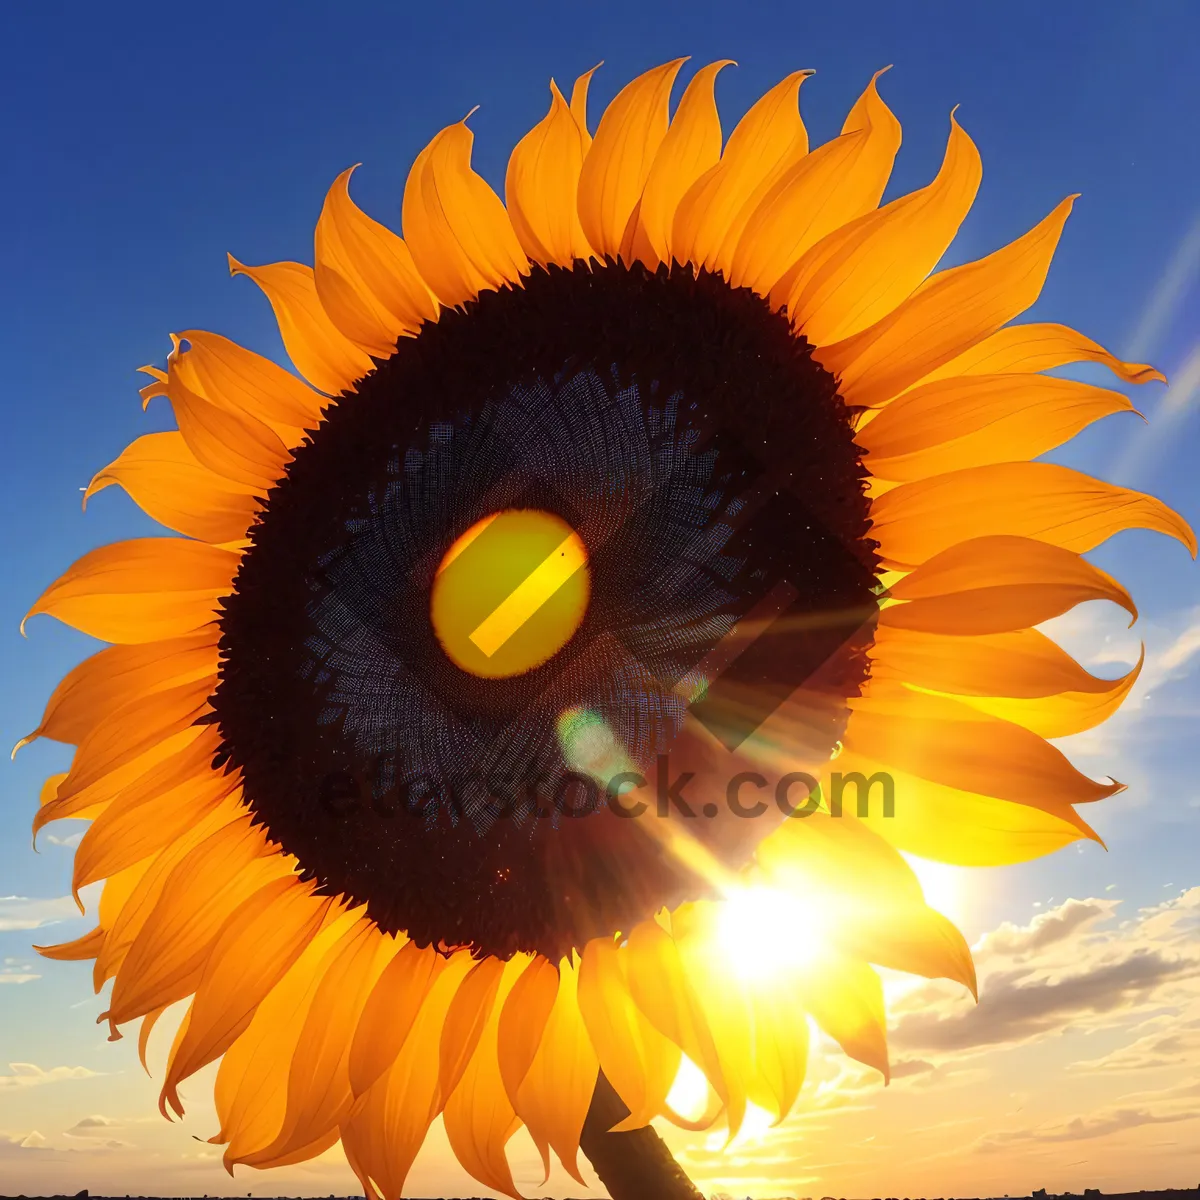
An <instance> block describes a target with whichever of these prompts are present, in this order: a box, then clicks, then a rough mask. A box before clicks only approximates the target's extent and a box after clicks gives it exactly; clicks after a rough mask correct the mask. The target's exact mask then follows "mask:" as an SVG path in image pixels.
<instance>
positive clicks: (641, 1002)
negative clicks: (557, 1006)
mask: <svg viewBox="0 0 1200 1200" xmlns="http://www.w3.org/2000/svg"><path fill="white" fill-rule="evenodd" d="M624 953H625V954H626V955H627V957H628V965H627V968H626V979H627V980H628V982H629V990H630V993H631V994H632V996H633V998H634V1002H635V1003H636V1004H637V1006H638V1008H640V1009H641V1010H642V1012H643V1013H644V1014H645V1015H646V1017H647V1018H648V1019H649V1021H650V1023H651V1024H652V1025H653V1026H654V1027H655V1028H656V1029H657V1030H658V1031H659V1032H660V1033H662V1034H663V1035H664V1036H665V1037H667V1038H669V1039H670V1040H671V1041H672V1042H674V1043H675V1045H676V1046H678V1047H679V1048H680V1049H681V1050H682V1051H683V1053H684V1054H686V1055H687V1056H688V1058H690V1059H691V1060H692V1062H694V1063H695V1064H696V1066H698V1067H699V1068H700V1070H701V1071H702V1072H703V1073H704V1076H705V1078H706V1079H707V1080H708V1082H709V1083H710V1084H711V1086H712V1089H713V1091H715V1092H716V1094H717V1096H718V1097H719V1098H720V1100H721V1103H722V1104H723V1105H724V1106H725V1115H726V1118H727V1120H728V1122H729V1127H730V1128H731V1129H736V1128H738V1127H739V1126H740V1125H741V1123H742V1119H743V1117H744V1116H745V1111H746V1097H745V1095H744V1094H741V1093H740V1092H738V1091H737V1090H736V1089H735V1087H734V1085H733V1081H730V1080H727V1079H726V1078H725V1075H724V1072H723V1070H722V1066H721V1059H720V1055H719V1054H718V1052H717V1045H716V1040H715V1031H714V1030H712V1029H710V1027H709V1024H708V1018H707V1017H706V1015H705V1013H704V1009H703V1006H702V1004H701V1001H700V998H699V997H698V996H697V995H696V993H695V991H694V990H693V987H692V984H691V982H690V981H689V978H688V975H687V972H686V970H685V968H684V965H683V962H682V960H681V958H680V953H679V947H678V946H676V944H675V942H674V940H673V939H672V938H671V936H670V935H669V934H668V933H666V932H665V931H664V930H663V929H662V928H660V927H659V925H657V924H656V923H655V922H654V921H642V922H641V923H640V924H639V925H636V926H635V927H634V929H633V931H632V932H631V933H630V935H629V942H628V945H627V946H626V947H625V950H624Z"/></svg>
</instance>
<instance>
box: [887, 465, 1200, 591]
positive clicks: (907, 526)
mask: <svg viewBox="0 0 1200 1200" xmlns="http://www.w3.org/2000/svg"><path fill="white" fill-rule="evenodd" d="M871 519H872V523H873V526H872V531H871V534H872V536H873V537H875V538H878V539H879V543H880V554H881V557H882V559H883V562H884V564H885V565H886V566H888V567H895V568H897V569H900V570H908V569H911V568H912V567H914V566H917V565H918V564H919V563H922V562H925V561H926V560H927V559H930V558H932V557H933V556H934V555H935V554H938V553H940V552H941V551H942V550H945V549H947V548H948V547H950V546H953V545H954V544H955V543H956V542H961V541H965V540H966V539H968V538H975V537H988V536H991V535H994V534H1014V535H1016V536H1018V537H1031V538H1037V539H1038V540H1039V541H1043V542H1049V543H1050V544H1051V545H1053V546H1062V547H1063V548H1064V549H1066V550H1074V551H1076V552H1079V553H1082V552H1084V551H1086V550H1092V549H1094V548H1095V547H1096V546H1098V545H1100V543H1101V542H1103V541H1105V540H1106V539H1107V538H1110V537H1111V536H1112V535H1113V534H1114V533H1117V532H1119V531H1120V530H1122V529H1153V530H1156V531H1157V532H1159V533H1165V534H1166V535H1167V536H1168V537H1173V538H1175V539H1176V540H1177V541H1179V542H1182V543H1183V545H1184V546H1186V547H1187V549H1188V551H1189V552H1190V553H1191V555H1192V557H1193V558H1194V557H1195V556H1196V537H1195V534H1194V533H1192V530H1191V528H1190V527H1189V526H1188V524H1187V522H1186V521H1184V519H1183V518H1182V517H1181V516H1179V514H1178V513H1176V512H1173V511H1172V510H1171V509H1169V508H1168V507H1167V506H1166V505H1165V504H1163V503H1162V501H1161V500H1156V499H1155V498H1154V497H1153V496H1147V495H1144V494H1143V493H1141V492H1135V491H1131V490H1130V489H1129V488H1122V487H1117V486H1115V485H1114V484H1110V483H1104V482H1103V481H1102V480H1099V479H1092V478H1091V477H1090V476H1088V475H1083V474H1080V472H1078V471H1072V470H1071V469H1070V468H1069V467H1060V466H1058V465H1056V464H1054V463H996V464H994V465H991V466H985V467H971V468H969V469H967V470H965V471H954V472H951V473H950V474H948V475H937V476H934V477H933V478H932V479H922V480H919V481H918V482H916V483H906V484H903V485H902V486H900V487H897V488H893V489H892V490H891V491H889V492H887V493H886V494H885V495H883V496H880V497H879V498H878V499H876V500H875V501H874V502H873V503H872V505H871Z"/></svg>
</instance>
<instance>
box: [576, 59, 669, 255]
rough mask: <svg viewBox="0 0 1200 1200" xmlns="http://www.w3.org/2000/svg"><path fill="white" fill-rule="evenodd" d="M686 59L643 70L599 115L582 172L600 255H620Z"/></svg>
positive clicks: (588, 232) (589, 225)
mask: <svg viewBox="0 0 1200 1200" xmlns="http://www.w3.org/2000/svg"><path fill="white" fill-rule="evenodd" d="M686 61H687V60H686V59H682V58H677V59H675V60H674V61H673V62H669V63H665V64H664V65H663V66H661V67H654V68H653V69H652V70H649V71H647V72H645V74H643V75H639V76H638V77H637V78H636V79H634V80H633V81H632V82H630V83H627V84H626V85H625V87H623V88H622V89H621V91H620V92H618V93H617V96H616V98H615V99H614V100H613V101H612V103H611V104H610V105H609V106H608V108H607V109H605V111H604V116H603V117H601V118H600V127H599V128H598V129H597V130H596V137H595V140H594V141H593V142H592V145H591V147H590V148H589V149H588V152H587V156H586V157H585V158H584V160H583V167H582V169H581V171H580V174H579V197H578V207H579V221H580V224H581V225H582V226H583V233H584V236H585V237H586V238H587V240H588V242H589V244H590V245H591V247H592V249H593V250H594V251H595V252H596V254H597V255H600V256H601V257H610V258H616V257H617V255H618V254H619V253H620V249H621V239H622V237H623V236H624V233H625V226H626V225H627V224H628V222H629V217H630V214H631V213H632V212H633V210H634V208H635V207H636V206H637V203H638V201H639V200H640V199H641V196H642V189H643V188H644V187H645V184H646V179H647V177H648V176H649V174H650V168H651V166H652V165H653V163H654V157H655V155H656V154H657V153H658V148H659V146H661V145H662V141H663V138H664V137H666V133H667V126H668V115H667V105H668V101H669V100H670V96H671V85H672V84H673V83H674V82H675V76H676V75H678V74H679V68H680V67H681V66H683V64H684V62H686Z"/></svg>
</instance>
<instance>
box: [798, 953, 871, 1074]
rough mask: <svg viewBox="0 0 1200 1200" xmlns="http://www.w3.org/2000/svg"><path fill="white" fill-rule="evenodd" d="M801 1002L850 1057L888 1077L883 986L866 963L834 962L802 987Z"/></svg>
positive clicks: (843, 960)
mask: <svg viewBox="0 0 1200 1200" xmlns="http://www.w3.org/2000/svg"><path fill="white" fill-rule="evenodd" d="M801 1000H802V1002H803V1004H804V1006H805V1008H807V1009H808V1011H809V1012H810V1013H812V1016H813V1019H814V1020H815V1021H816V1022H817V1024H818V1025H820V1027H821V1028H822V1029H823V1030H824V1031H825V1032H826V1033H827V1034H829V1036H830V1037H831V1038H833V1040H834V1041H835V1042H837V1043H838V1045H839V1046H841V1048H842V1049H843V1050H844V1051H845V1052H846V1053H847V1054H848V1055H849V1056H850V1057H851V1058H854V1059H857V1060H858V1061H859V1062H861V1063H865V1064H866V1065H867V1066H868V1067H874V1068H875V1070H877V1071H879V1072H880V1073H881V1074H882V1075H883V1077H884V1079H885V1080H886V1079H888V1078H889V1076H890V1070H889V1067H888V1052H887V1017H886V1015H885V1012H884V1005H883V985H882V984H881V983H880V981H879V976H878V975H877V974H876V973H875V972H874V971H873V970H872V969H871V968H870V967H869V966H867V964H866V963H862V962H854V961H853V960H851V959H836V960H834V961H833V962H832V963H831V964H830V965H829V967H828V968H827V969H826V970H824V971H822V973H821V977H820V979H817V980H812V981H811V982H810V983H809V984H808V986H807V987H805V988H804V990H803V992H802V995H801Z"/></svg>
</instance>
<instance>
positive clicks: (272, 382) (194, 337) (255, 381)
mask: <svg viewBox="0 0 1200 1200" xmlns="http://www.w3.org/2000/svg"><path fill="white" fill-rule="evenodd" d="M176 337H177V340H178V342H179V343H181V344H180V345H177V346H176V349H175V350H174V351H173V352H172V354H171V356H170V362H171V364H172V365H173V366H174V367H175V369H176V370H177V371H178V373H179V377H180V379H181V380H182V381H183V383H184V384H185V385H186V386H187V387H188V388H190V389H191V390H192V391H193V392H195V393H196V395H198V396H203V397H204V399H206V400H207V401H209V402H210V403H211V404H215V405H217V406H218V407H219V408H227V409H230V410H231V411H233V412H239V413H243V414H245V415H246V416H248V417H253V418H254V419H255V420H257V421H261V422H262V423H263V424H264V425H269V426H270V427H271V428H272V429H273V430H275V432H276V433H277V434H279V435H280V436H281V437H285V441H286V442H287V445H288V446H289V447H290V446H292V445H294V444H295V442H294V441H293V440H290V439H289V438H287V437H286V436H285V435H288V434H294V432H295V431H296V430H303V429H312V428H313V427H315V426H316V424H317V423H318V422H319V421H320V419H321V409H322V408H323V407H324V405H325V403H326V400H325V397H324V396H322V395H321V394H320V393H319V392H314V391H313V390H312V388H310V387H308V386H307V385H306V384H305V383H303V382H301V381H300V380H299V379H297V378H296V376H295V375H293V374H292V373H291V372H290V371H285V370H284V369H283V368H282V367H281V366H280V365H279V364H278V363H273V362H271V360H270V359H269V358H263V356H262V355H261V354H255V353H254V352H253V351H251V350H247V349H246V348H245V347H244V346H239V345H238V344H237V342H231V341H230V340H229V339H228V338H225V337H222V336H221V335H220V334H219V333H208V332H207V331H206V330H203V329H185V330H184V331H183V332H182V333H180V334H177V335H176Z"/></svg>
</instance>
